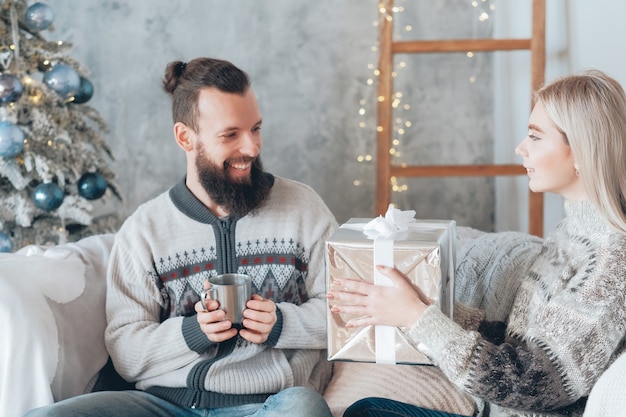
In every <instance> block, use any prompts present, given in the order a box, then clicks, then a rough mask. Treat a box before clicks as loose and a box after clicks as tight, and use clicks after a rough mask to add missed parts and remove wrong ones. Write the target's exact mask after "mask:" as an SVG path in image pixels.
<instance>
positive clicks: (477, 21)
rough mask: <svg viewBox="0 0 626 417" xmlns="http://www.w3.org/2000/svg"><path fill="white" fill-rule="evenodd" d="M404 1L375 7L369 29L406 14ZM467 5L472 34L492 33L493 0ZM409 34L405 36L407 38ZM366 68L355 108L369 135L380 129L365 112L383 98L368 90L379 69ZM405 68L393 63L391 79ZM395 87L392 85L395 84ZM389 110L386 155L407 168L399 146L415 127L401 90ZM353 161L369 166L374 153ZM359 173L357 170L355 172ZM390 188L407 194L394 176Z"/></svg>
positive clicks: (401, 31) (406, 29)
mask: <svg viewBox="0 0 626 417" xmlns="http://www.w3.org/2000/svg"><path fill="white" fill-rule="evenodd" d="M406 1H407V0H400V1H398V0H396V4H394V5H393V6H392V7H391V9H390V10H388V8H387V5H386V3H385V2H383V1H381V2H380V3H379V4H378V14H377V19H376V20H374V21H373V22H372V26H373V27H374V28H375V29H376V30H380V29H379V28H380V26H381V25H382V23H383V20H389V21H391V20H394V21H398V20H399V19H397V17H398V16H399V15H400V14H401V13H403V12H405V7H404V3H406ZM469 6H470V7H471V10H472V14H473V16H472V32H473V35H474V36H476V34H479V33H485V32H486V31H490V30H491V24H492V21H493V19H492V15H493V13H494V11H495V9H496V6H495V4H494V0H472V1H470V2H469ZM394 29H395V30H394V32H395V33H394V37H395V40H402V39H403V38H404V37H405V36H406V37H407V38H410V34H411V33H412V31H413V26H412V25H410V24H405V25H403V26H401V27H394ZM407 35H408V36H407ZM370 51H371V53H372V56H373V59H374V60H375V62H377V60H378V53H379V43H378V41H377V42H376V43H375V44H374V45H372V47H371V48H370ZM466 56H467V58H468V59H469V60H475V58H476V56H475V54H474V52H472V51H467V53H466ZM469 67H470V69H471V71H470V75H469V76H468V82H469V83H472V84H473V83H475V82H476V80H477V77H478V74H477V73H476V67H477V65H472V64H471V63H470V66H469ZM367 69H368V71H369V76H368V77H367V80H366V85H367V87H368V88H366V89H365V90H364V91H365V94H364V96H363V97H362V98H361V99H360V100H359V107H358V127H359V129H361V130H364V131H367V132H368V133H372V132H374V131H375V130H377V129H381V127H380V126H377V125H376V123H377V120H376V117H372V116H370V113H372V112H375V110H368V108H369V107H371V106H374V107H375V104H376V103H375V101H376V100H383V98H382V97H376V95H375V94H372V92H371V91H370V90H369V89H370V88H373V89H376V87H377V85H378V77H379V75H380V71H379V69H378V65H377V64H375V63H372V62H370V63H368V64H367ZM407 69H408V64H407V62H406V61H405V60H402V59H399V60H397V62H394V65H393V71H392V73H391V76H392V78H394V79H395V78H397V77H398V76H399V74H401V72H402V71H406V70H407ZM394 87H395V83H394ZM371 95H374V96H375V97H374V99H373V100H372V99H371V98H370V99H369V100H368V97H369V96H371ZM391 107H392V109H393V114H394V118H393V136H392V142H391V148H390V149H389V154H390V155H391V156H392V157H393V158H394V163H395V164H397V165H399V166H407V165H408V162H407V161H406V160H405V159H404V156H403V153H402V150H401V148H402V143H403V140H404V139H405V138H406V137H407V134H408V133H409V131H410V128H411V127H412V126H413V124H414V117H415V115H414V114H411V105H410V104H409V103H408V102H407V101H406V100H405V95H404V93H403V92H402V91H394V92H393V94H392V103H391ZM356 160H357V162H358V163H363V164H371V163H373V161H374V156H373V152H364V153H360V154H358V155H357V156H356ZM357 172H358V171H357ZM362 184H363V182H362V180H360V179H358V178H357V179H355V180H354V181H353V185H354V186H355V187H359V186H361V185H362ZM391 189H392V191H393V192H396V193H402V192H405V191H408V189H409V187H408V185H407V184H406V183H404V182H402V181H399V180H398V179H397V178H396V177H392V178H391Z"/></svg>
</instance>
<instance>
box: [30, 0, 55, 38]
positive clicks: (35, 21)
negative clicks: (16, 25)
mask: <svg viewBox="0 0 626 417" xmlns="http://www.w3.org/2000/svg"><path fill="white" fill-rule="evenodd" d="M53 21H54V10H52V8H51V7H50V6H48V5H47V4H45V3H40V2H37V3H34V4H33V5H31V6H30V7H29V8H28V9H26V15H25V16H24V23H26V27H27V28H28V29H30V30H32V31H34V32H38V31H40V30H46V29H48V28H49V27H50V25H51V24H52V22H53Z"/></svg>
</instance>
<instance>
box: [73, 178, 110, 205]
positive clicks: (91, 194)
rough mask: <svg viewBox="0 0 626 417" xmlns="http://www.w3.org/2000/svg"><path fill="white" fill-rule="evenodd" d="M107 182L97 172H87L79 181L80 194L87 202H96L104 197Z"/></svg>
mask: <svg viewBox="0 0 626 417" xmlns="http://www.w3.org/2000/svg"><path fill="white" fill-rule="evenodd" d="M106 190H107V182H106V180H105V179H104V177H103V176H102V175H100V174H98V173H97V172H87V173H86V174H83V176H82V177H80V179H79V180H78V194H80V195H81V196H82V197H84V198H86V199H87V200H96V199H98V198H100V197H102V196H103V195H104V192H105V191H106Z"/></svg>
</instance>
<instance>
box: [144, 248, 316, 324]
mask: <svg viewBox="0 0 626 417" xmlns="http://www.w3.org/2000/svg"><path fill="white" fill-rule="evenodd" d="M235 258H236V260H237V261H236V262H237V271H236V272H237V273H241V274H248V275H250V276H251V277H252V284H253V288H252V289H253V293H255V294H259V295H261V296H262V297H264V298H268V299H271V300H273V301H274V302H276V303H279V302H288V303H292V304H296V305H300V304H302V303H304V302H306V300H308V295H307V293H306V289H305V287H304V281H305V280H306V274H307V270H308V262H309V260H308V258H307V257H306V253H305V250H304V248H303V247H302V246H301V244H300V243H295V242H294V241H293V240H291V241H285V240H284V239H281V240H277V239H272V240H269V239H265V240H263V241H260V240H257V241H255V242H251V241H246V242H242V243H240V244H239V245H237V248H236V255H235ZM218 261H219V260H218V258H217V252H216V250H215V247H207V248H204V247H200V248H197V249H195V248H189V249H188V250H185V251H183V252H182V253H178V252H177V253H172V254H171V255H170V256H167V257H166V258H165V259H164V258H160V259H159V260H158V261H157V262H156V264H155V265H154V270H155V271H156V274H155V273H154V272H153V271H147V273H148V274H151V275H154V276H155V279H158V280H159V281H160V284H158V285H162V286H163V288H164V290H165V291H166V292H167V295H166V299H167V300H168V302H169V304H170V307H171V309H170V317H174V316H190V315H193V314H195V309H194V306H195V304H196V303H197V302H198V300H199V299H200V298H199V293H200V291H202V288H203V283H204V281H205V280H206V279H208V278H209V277H212V276H216V275H218V272H217V269H216V268H217V265H218ZM157 277H158V278H157Z"/></svg>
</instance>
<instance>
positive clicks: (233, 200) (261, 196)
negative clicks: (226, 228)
mask: <svg viewBox="0 0 626 417" xmlns="http://www.w3.org/2000/svg"><path fill="white" fill-rule="evenodd" d="M241 160H243V161H249V160H253V162H252V169H251V171H250V177H249V178H243V179H241V180H238V181H237V180H234V179H232V178H231V177H229V176H228V173H227V171H226V170H225V169H224V167H220V166H216V165H215V164H214V163H212V162H211V161H210V160H208V159H207V158H206V155H205V152H204V148H201V149H199V152H198V156H197V157H196V168H197V170H198V176H199V179H200V183H201V184H202V187H203V188H204V189H205V191H206V192H207V193H208V194H209V197H210V198H211V200H213V202H214V203H215V204H217V205H218V206H220V207H222V208H223V209H224V210H225V211H227V212H228V214H229V215H231V216H234V217H238V218H241V217H244V216H245V215H246V214H248V213H250V212H253V211H254V210H256V209H258V208H260V207H261V206H262V205H263V203H265V201H266V200H267V197H268V196H269V194H270V191H271V189H272V181H271V180H270V179H269V178H268V176H267V175H266V174H265V173H264V172H263V164H262V163H261V158H260V157H257V158H242V159H241Z"/></svg>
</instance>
